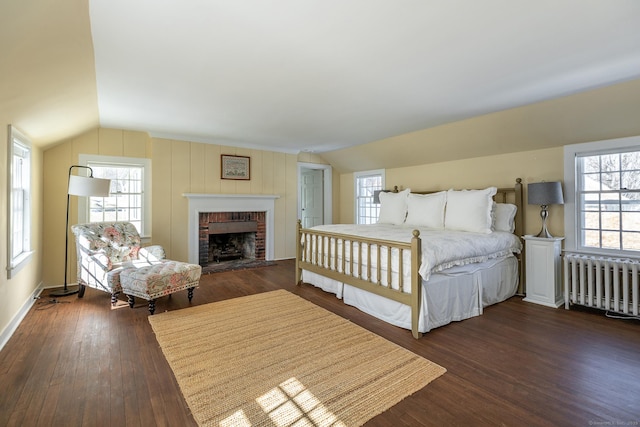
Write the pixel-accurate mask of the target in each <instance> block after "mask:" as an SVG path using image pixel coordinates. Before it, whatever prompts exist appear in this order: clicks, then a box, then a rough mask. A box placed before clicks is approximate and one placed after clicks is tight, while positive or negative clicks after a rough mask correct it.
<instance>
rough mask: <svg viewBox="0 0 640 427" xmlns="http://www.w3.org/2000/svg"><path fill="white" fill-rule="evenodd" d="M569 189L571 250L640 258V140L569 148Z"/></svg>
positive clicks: (567, 224) (567, 217)
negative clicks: (639, 256) (570, 201)
mask: <svg viewBox="0 0 640 427" xmlns="http://www.w3.org/2000/svg"><path fill="white" fill-rule="evenodd" d="M567 172H569V173H567ZM571 173H573V179H572V177H571V176H569V175H570V174H571ZM565 188H566V189H567V190H568V191H567V195H568V197H567V198H568V199H570V200H573V201H575V202H573V203H569V204H568V206H565V232H566V234H567V237H568V239H567V249H569V250H579V251H585V252H596V253H603V254H607V253H608V254H624V253H626V254H627V255H630V256H634V255H635V256H638V254H639V253H640V138H637V137H636V138H623V139H620V140H610V141H601V142H596V143H588V144H577V145H575V146H567V147H565Z"/></svg>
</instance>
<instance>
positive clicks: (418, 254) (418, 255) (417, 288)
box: [400, 230, 422, 339]
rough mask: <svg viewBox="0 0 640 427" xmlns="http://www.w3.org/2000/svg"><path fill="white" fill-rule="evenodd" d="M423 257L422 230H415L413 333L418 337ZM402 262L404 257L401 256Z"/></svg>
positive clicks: (412, 250)
mask: <svg viewBox="0 0 640 427" xmlns="http://www.w3.org/2000/svg"><path fill="white" fill-rule="evenodd" d="M421 259H422V240H421V239H420V231H418V230H413V237H412V238H411V334H412V335H413V337H414V338H416V339H418V338H420V337H421V336H422V334H421V333H420V331H419V329H418V325H419V322H420V303H421V302H422V280H421V278H420V273H419V271H418V270H420V261H421ZM400 262H401V263H402V257H400Z"/></svg>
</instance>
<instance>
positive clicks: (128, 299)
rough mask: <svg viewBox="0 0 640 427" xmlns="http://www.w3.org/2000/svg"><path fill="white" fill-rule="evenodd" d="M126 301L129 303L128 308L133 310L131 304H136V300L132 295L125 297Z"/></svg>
mask: <svg viewBox="0 0 640 427" xmlns="http://www.w3.org/2000/svg"><path fill="white" fill-rule="evenodd" d="M127 301H128V302H129V307H131V308H133V304H135V303H136V298H135V297H134V296H133V295H127Z"/></svg>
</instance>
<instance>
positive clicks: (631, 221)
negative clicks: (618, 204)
mask: <svg viewBox="0 0 640 427" xmlns="http://www.w3.org/2000/svg"><path fill="white" fill-rule="evenodd" d="M620 229H621V230H622V231H640V212H623V213H622V224H621V227H620Z"/></svg>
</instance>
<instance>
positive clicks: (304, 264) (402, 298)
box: [296, 178, 524, 338]
mask: <svg viewBox="0 0 640 427" xmlns="http://www.w3.org/2000/svg"><path fill="white" fill-rule="evenodd" d="M395 191H397V187H396V189H395ZM435 192H437V191H421V192H415V191H414V192H413V193H415V194H430V193H435ZM494 200H495V201H496V202H498V203H513V204H515V205H516V207H517V208H518V209H517V211H516V218H515V232H514V234H515V235H516V236H519V237H521V236H522V235H523V232H524V213H523V210H524V199H523V192H522V179H520V178H517V179H516V183H515V185H514V186H513V187H512V188H498V191H497V194H496V195H495V196H494ZM339 240H340V241H342V242H343V244H342V245H338V241H339ZM347 242H349V244H346V243H347ZM365 245H366V246H365ZM372 245H373V246H377V247H380V248H381V247H387V248H389V249H388V250H389V251H391V250H393V249H396V250H398V253H399V254H400V256H399V259H400V260H402V255H403V253H404V251H411V275H410V277H411V292H405V291H404V289H405V288H406V286H405V284H404V283H403V281H404V279H403V271H402V262H400V263H399V264H398V265H397V268H398V280H399V289H393V288H392V287H391V286H386V285H383V284H382V283H381V282H380V277H381V276H380V271H378V272H377V274H376V272H374V274H372V272H371V269H372V262H371V247H372ZM347 246H349V249H348V250H349V251H351V252H350V256H349V257H348V259H347V256H346V255H347V254H346V253H345V251H347V249H346V247H347ZM311 247H313V248H314V250H313V251H312V250H310V249H309V248H311ZM354 247H357V248H358V251H357V254H356V256H355V257H354V255H353V248H354ZM305 248H306V249H305ZM362 248H365V249H364V250H363V249H362ZM381 252H382V251H380V250H377V251H376V253H377V262H375V268H377V269H378V270H379V269H380V268H381V262H380V253H381ZM421 253H422V241H421V239H420V232H419V231H418V230H413V237H412V238H411V242H410V243H404V242H396V241H389V240H378V239H371V238H365V237H360V236H353V235H348V234H333V233H330V232H325V231H318V230H313V229H309V228H302V223H301V221H300V220H298V227H297V236H296V282H297V283H298V285H300V284H302V270H307V271H310V272H313V273H317V274H320V275H322V276H325V277H328V278H331V279H334V280H337V281H340V282H343V283H347V284H349V285H351V286H355V287H357V288H360V289H363V290H365V291H368V292H372V293H374V294H377V295H380V296H383V297H385V298H389V299H390V300H393V301H398V302H400V303H402V304H406V305H408V306H410V307H411V333H412V334H413V337H414V338H420V336H421V335H422V334H421V333H420V332H419V331H418V320H419V316H420V301H421V297H422V296H421V294H422V282H421V277H420V274H419V273H418V270H419V269H420V262H421V261H420V260H421ZM338 256H339V257H340V258H341V259H342V261H341V263H342V264H341V265H340V268H339V269H338V268H337V267H338V266H337V265H333V266H332V265H331V264H332V263H331V261H330V260H331V259H332V257H335V259H336V260H337V259H338ZM516 256H517V258H518V264H519V270H518V271H519V284H518V291H517V293H518V294H523V293H524V265H523V264H524V262H523V260H524V257H523V256H522V254H517V255H516ZM362 257H366V260H367V262H366V266H365V268H366V269H367V272H366V273H367V274H366V275H363V271H362V267H361V266H362V264H363V263H362V262H361V261H362ZM354 258H355V259H354ZM327 260H329V261H327ZM336 264H337V261H336ZM391 264H392V261H391V257H390V256H388V257H387V266H386V267H387V268H386V270H387V275H388V277H387V281H386V283H391V270H392V269H391ZM354 269H355V270H357V271H356V272H355V273H357V274H356V275H352V274H346V273H342V272H343V271H349V272H353V271H354ZM365 277H366V278H372V277H376V278H377V281H373V280H369V279H366V278H365Z"/></svg>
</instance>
